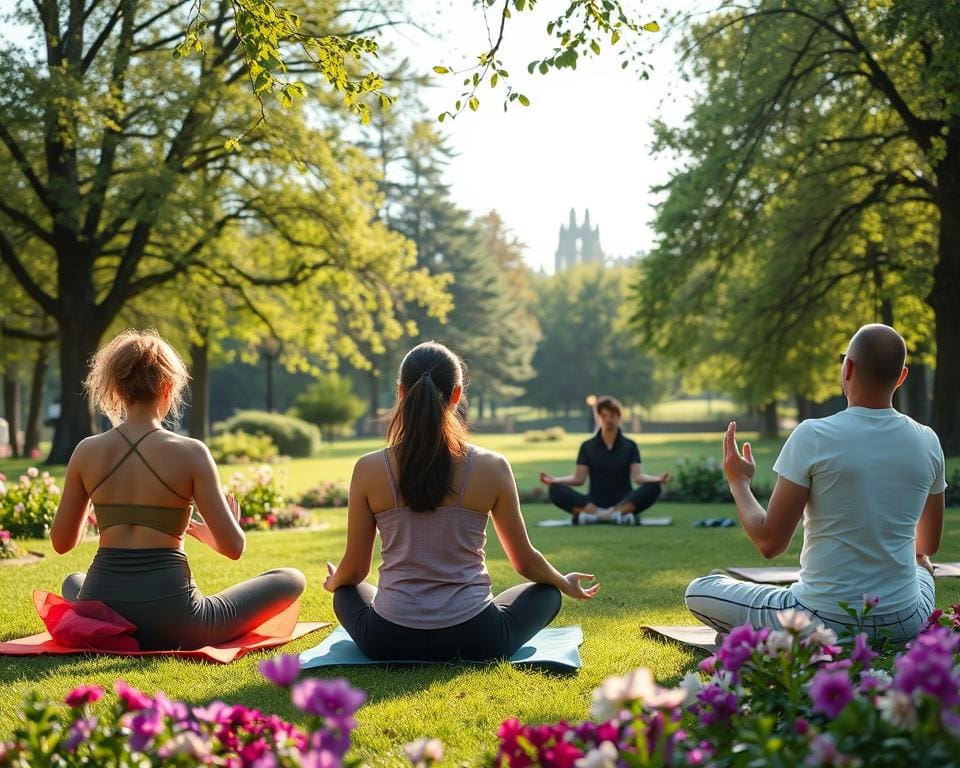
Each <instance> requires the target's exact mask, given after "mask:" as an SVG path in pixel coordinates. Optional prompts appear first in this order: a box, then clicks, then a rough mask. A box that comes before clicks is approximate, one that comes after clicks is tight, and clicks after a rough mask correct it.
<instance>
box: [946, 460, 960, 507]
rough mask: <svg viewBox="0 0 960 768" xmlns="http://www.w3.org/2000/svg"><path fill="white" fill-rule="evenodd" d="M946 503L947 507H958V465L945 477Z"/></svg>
mask: <svg viewBox="0 0 960 768" xmlns="http://www.w3.org/2000/svg"><path fill="white" fill-rule="evenodd" d="M945 499H946V504H947V506H948V507H960V467H957V468H956V469H955V470H953V474H952V475H950V477H949V478H947V492H946V496H945Z"/></svg>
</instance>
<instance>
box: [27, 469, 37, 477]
mask: <svg viewBox="0 0 960 768" xmlns="http://www.w3.org/2000/svg"><path fill="white" fill-rule="evenodd" d="M39 474H40V470H38V469H37V468H36V467H30V468H29V469H28V470H27V476H28V477H36V476H37V475H39Z"/></svg>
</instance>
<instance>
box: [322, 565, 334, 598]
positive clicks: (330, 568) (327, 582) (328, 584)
mask: <svg viewBox="0 0 960 768" xmlns="http://www.w3.org/2000/svg"><path fill="white" fill-rule="evenodd" d="M336 575H337V566H335V565H334V564H333V563H331V562H330V561H329V560H327V578H326V579H324V582H323V588H324V589H325V590H327V592H334V591H335V589H334V587H333V577H334V576H336Z"/></svg>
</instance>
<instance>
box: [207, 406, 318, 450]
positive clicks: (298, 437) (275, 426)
mask: <svg viewBox="0 0 960 768" xmlns="http://www.w3.org/2000/svg"><path fill="white" fill-rule="evenodd" d="M214 432H216V433H217V434H218V435H219V434H222V433H224V432H246V433H247V434H249V435H269V436H270V438H271V439H272V440H273V442H274V445H276V446H277V450H278V451H280V453H281V454H283V455H284V456H293V457H294V458H301V457H306V456H313V454H315V453H316V452H317V451H318V450H319V448H320V431H319V430H318V429H317V428H316V427H315V426H314V425H313V424H308V423H307V422H305V421H303V420H302V419H298V418H296V417H294V416H284V415H283V414H280V413H267V412H266V411H238V412H237V413H235V414H234V415H233V416H231V417H230V418H229V419H227V420H226V421H222V422H220V423H219V424H216V425H215V426H214Z"/></svg>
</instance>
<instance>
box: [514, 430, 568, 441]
mask: <svg viewBox="0 0 960 768" xmlns="http://www.w3.org/2000/svg"><path fill="white" fill-rule="evenodd" d="M566 436H567V431H566V430H565V429H564V428H563V427H547V428H546V429H528V430H527V431H526V432H524V433H523V440H524V442H526V443H553V442H557V441H558V440H563V439H564V438H565V437H566Z"/></svg>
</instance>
